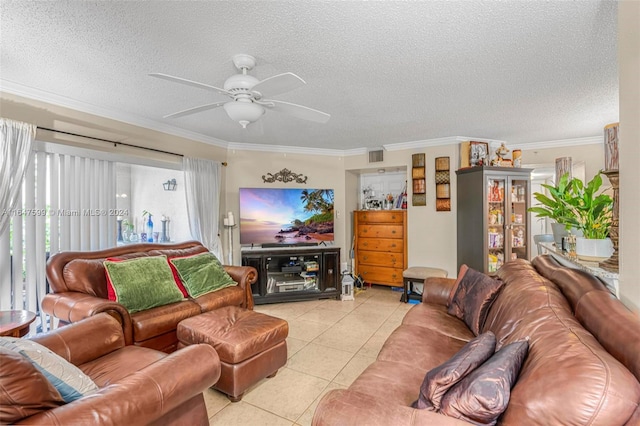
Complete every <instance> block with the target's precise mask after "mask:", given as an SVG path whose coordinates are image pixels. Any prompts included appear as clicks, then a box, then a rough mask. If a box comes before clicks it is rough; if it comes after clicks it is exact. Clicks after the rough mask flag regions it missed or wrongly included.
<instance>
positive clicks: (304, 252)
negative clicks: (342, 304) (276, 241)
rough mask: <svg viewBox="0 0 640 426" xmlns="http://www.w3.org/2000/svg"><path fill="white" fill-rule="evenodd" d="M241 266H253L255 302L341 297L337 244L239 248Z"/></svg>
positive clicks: (257, 303) (252, 287)
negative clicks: (240, 249) (256, 272)
mask: <svg viewBox="0 0 640 426" xmlns="http://www.w3.org/2000/svg"><path fill="white" fill-rule="evenodd" d="M242 266H253V267H254V268H256V270H257V271H258V280H257V281H256V282H255V283H254V284H253V285H252V286H251V289H252V292H253V299H254V302H255V304H256V305H261V304H265V303H278V302H293V301H298V300H313V299H328V298H334V299H340V292H341V285H340V248H339V247H320V246H314V247H309V246H304V247H284V248H272V247H269V248H251V249H247V250H242Z"/></svg>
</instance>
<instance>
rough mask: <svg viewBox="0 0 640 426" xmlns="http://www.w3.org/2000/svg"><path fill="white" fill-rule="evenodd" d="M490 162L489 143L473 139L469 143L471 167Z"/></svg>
mask: <svg viewBox="0 0 640 426" xmlns="http://www.w3.org/2000/svg"><path fill="white" fill-rule="evenodd" d="M487 164H489V143H487V142H475V141H471V143H470V144H469V165H470V166H471V167H476V166H484V165H487Z"/></svg>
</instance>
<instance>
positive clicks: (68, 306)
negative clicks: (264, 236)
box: [42, 241, 257, 352]
mask: <svg viewBox="0 0 640 426" xmlns="http://www.w3.org/2000/svg"><path fill="white" fill-rule="evenodd" d="M206 251H208V250H207V248H206V247H204V246H203V245H202V244H201V243H199V242H198V241H189V242H184V243H178V244H131V245H125V246H120V247H114V248H110V249H106V250H99V251H79V252H72V251H67V252H61V253H56V254H55V255H53V256H51V258H50V259H49V261H48V263H47V279H48V280H49V285H50V287H51V293H50V294H47V295H46V296H45V297H44V299H43V301H42V309H43V311H44V312H46V313H47V314H49V315H53V316H54V317H56V318H58V319H60V321H62V322H63V323H73V322H77V321H80V320H82V319H84V318H87V317H90V316H92V315H95V314H97V313H100V312H106V313H108V314H110V315H111V316H113V317H114V318H116V319H117V320H118V321H119V322H120V323H121V324H122V327H123V331H124V338H125V342H126V344H127V345H130V344H134V345H138V346H144V347H149V348H153V349H157V350H161V351H163V352H172V351H174V350H175V349H176V346H177V343H178V339H177V336H176V327H177V325H178V323H179V322H180V321H182V320H183V319H185V318H189V317H192V316H195V315H199V314H201V313H203V312H209V311H212V310H214V309H217V308H220V307H223V306H240V307H243V308H246V309H253V295H252V292H251V284H253V283H254V282H255V281H256V279H257V271H256V270H255V268H252V267H249V266H226V265H225V266H224V269H225V271H226V272H227V273H228V274H229V275H230V276H231V278H233V280H234V281H235V282H237V283H238V285H237V286H232V287H226V288H223V289H221V290H218V291H215V292H213V293H208V294H205V295H202V296H200V297H198V298H195V299H192V298H189V299H186V300H183V301H180V302H177V303H171V304H168V305H165V306H159V307H155V308H152V309H147V310H144V311H141V312H136V313H132V314H130V313H129V312H128V311H127V309H126V308H125V307H124V306H122V305H120V304H118V303H116V302H113V301H110V300H108V297H107V281H106V276H105V270H104V266H103V261H104V260H105V259H106V258H112V257H115V258H119V259H130V258H134V257H141V256H158V255H166V256H167V257H181V256H189V255H193V254H197V253H204V252H206Z"/></svg>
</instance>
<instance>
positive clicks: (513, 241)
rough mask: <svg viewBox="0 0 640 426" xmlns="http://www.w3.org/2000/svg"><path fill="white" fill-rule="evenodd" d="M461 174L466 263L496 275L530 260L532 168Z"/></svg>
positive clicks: (461, 259) (461, 252) (460, 248)
mask: <svg viewBox="0 0 640 426" xmlns="http://www.w3.org/2000/svg"><path fill="white" fill-rule="evenodd" d="M456 174H457V231H458V234H457V243H458V244H457V252H458V268H459V267H460V265H462V264H466V265H467V266H469V267H471V268H473V269H476V270H478V271H482V272H485V273H487V274H493V273H495V272H496V271H497V270H498V269H499V268H500V267H501V266H502V265H503V264H504V263H505V262H508V261H510V260H515V259H529V258H530V248H529V247H530V244H529V215H528V213H527V209H528V208H529V199H530V191H531V169H520V168H512V167H488V166H482V167H472V168H466V169H460V170H458V171H456Z"/></svg>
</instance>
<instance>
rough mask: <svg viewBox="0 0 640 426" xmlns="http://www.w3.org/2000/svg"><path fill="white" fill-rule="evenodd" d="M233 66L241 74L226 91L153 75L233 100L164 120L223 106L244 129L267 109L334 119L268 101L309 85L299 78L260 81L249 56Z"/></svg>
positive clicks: (230, 80) (286, 75)
mask: <svg viewBox="0 0 640 426" xmlns="http://www.w3.org/2000/svg"><path fill="white" fill-rule="evenodd" d="M233 64H234V65H235V66H236V68H238V70H240V74H234V75H232V76H231V77H229V78H228V79H227V80H226V81H225V82H224V86H223V87H224V88H222V89H221V88H219V87H214V86H210V85H208V84H204V83H198V82H197V81H192V80H187V79H185V78H181V77H174V76H172V75H167V74H162V73H151V74H149V75H150V76H152V77H157V78H162V79H164V80H168V81H172V82H175V83H181V84H186V85H189V86H193V87H199V88H201V89H205V90H209V91H212V92H216V93H219V94H221V95H225V96H228V97H230V98H231V100H230V101H222V102H214V103H210V104H205V105H200V106H197V107H193V108H189V109H185V110H183V111H178V112H174V113H173V114H169V115H165V116H164V118H178V117H184V116H185V115H189V114H195V113H197V112H202V111H207V110H210V109H214V108H218V107H223V108H224V110H225V111H226V112H227V115H229V117H230V118H231V119H232V120H234V121H237V122H238V123H240V125H241V126H242V127H243V128H246V127H247V125H249V124H251V123H253V122H255V121H257V120H258V119H259V118H260V117H262V115H263V114H264V113H265V111H266V110H272V111H277V112H282V113H284V114H289V115H292V116H294V117H297V118H301V119H303V120H309V121H315V122H317V123H326V122H327V121H328V120H329V118H330V117H331V115H329V114H327V113H325V112H322V111H318V110H316V109H313V108H309V107H306V106H302V105H298V104H292V103H289V102H284V101H277V100H274V99H265V98H264V97H263V93H264V94H268V95H269V96H274V95H279V94H281V93H285V92H288V91H290V90H293V89H295V88H298V87H300V86H303V85H305V84H307V83H306V82H305V81H304V80H303V79H301V78H300V77H298V76H297V75H295V74H293V73H290V72H287V73H284V74H278V75H274V76H273V77H269V78H265V79H264V80H262V81H260V80H258V79H257V78H255V77H253V76H251V75H249V74H247V71H250V70H251V69H253V67H255V65H256V60H255V58H254V57H253V56H250V55H245V54H239V55H235V56H234V57H233Z"/></svg>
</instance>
